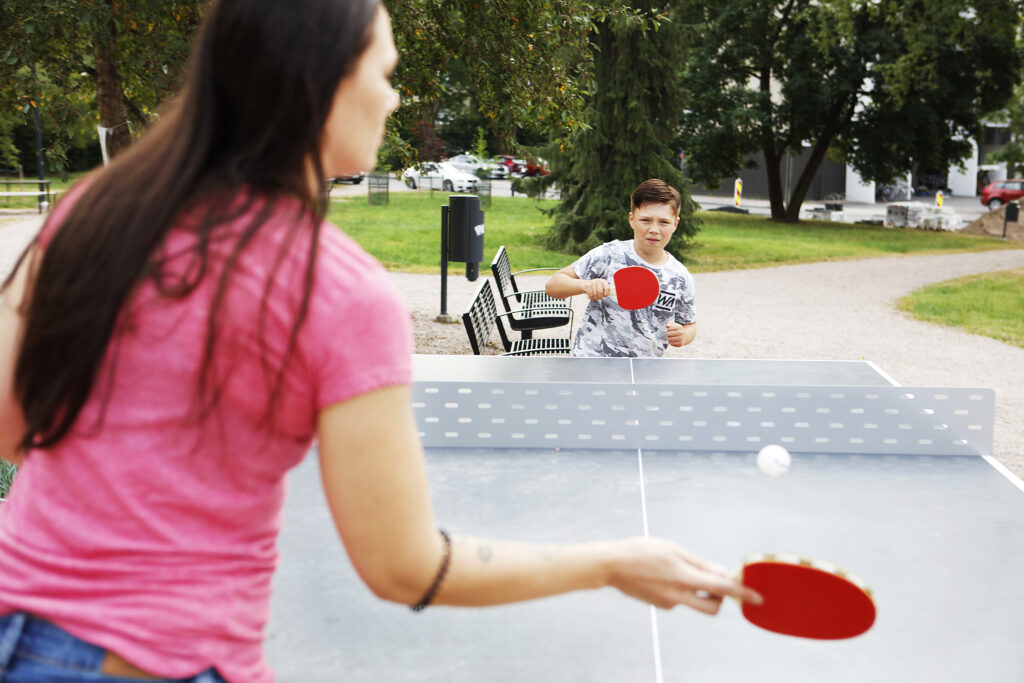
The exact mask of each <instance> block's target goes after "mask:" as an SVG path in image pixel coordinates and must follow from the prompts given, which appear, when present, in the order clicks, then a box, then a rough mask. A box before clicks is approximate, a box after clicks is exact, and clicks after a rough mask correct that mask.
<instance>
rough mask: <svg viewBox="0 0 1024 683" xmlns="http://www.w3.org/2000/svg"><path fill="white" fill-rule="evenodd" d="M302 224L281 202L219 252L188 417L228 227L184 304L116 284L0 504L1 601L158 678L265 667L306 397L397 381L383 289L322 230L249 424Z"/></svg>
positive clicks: (301, 253) (402, 338) (273, 346)
mask: <svg viewBox="0 0 1024 683" xmlns="http://www.w3.org/2000/svg"><path fill="white" fill-rule="evenodd" d="M68 204H70V202H69V201H65V202H64V204H63V206H61V207H60V208H61V209H64V210H65V211H66V207H67V205H68ZM257 211H258V207H254V208H253V209H252V210H250V211H249V212H248V213H246V214H245V215H243V216H242V217H241V218H240V219H239V220H238V221H236V222H235V224H234V225H232V226H231V227H230V230H232V231H234V233H235V234H237V231H239V230H241V229H242V227H244V225H245V224H246V223H248V222H249V221H250V219H251V218H252V217H253V216H254V215H255V214H256V213H257ZM60 218H61V216H60V214H59V213H58V214H55V215H54V220H53V221H51V223H50V224H51V225H53V224H57V223H58V221H59V220H60ZM195 220H196V215H195V212H193V214H192V215H190V216H185V217H183V218H182V220H181V221H180V225H179V226H178V228H177V229H176V230H175V231H173V232H172V234H171V236H170V238H169V240H168V244H167V247H166V253H173V252H175V251H176V250H185V249H186V248H187V247H188V246H189V245H190V244H192V243H193V241H194V237H193V236H192V235H191V234H190V233H189V231H188V230H187V229H183V228H188V227H189V226H190V225H193V224H194V222H195ZM298 220H302V221H304V223H303V224H302V226H301V230H300V231H299V234H298V237H296V239H295V241H294V243H293V244H292V246H291V247H289V249H288V250H287V255H286V257H285V258H284V260H283V261H282V262H281V263H280V266H279V267H278V269H277V271H276V272H275V273H274V274H273V276H271V271H272V269H273V267H274V264H275V263H276V255H277V252H278V249H279V247H280V246H281V245H282V244H283V243H284V242H285V240H286V236H287V235H288V234H289V233H290V231H291V230H292V228H293V227H294V226H295V225H296V221H298ZM310 220H311V219H310V218H309V217H308V215H305V214H302V212H301V209H300V207H299V205H298V203H297V202H294V201H290V200H287V201H286V200H280V201H279V202H278V205H277V207H276V208H275V209H274V211H273V213H272V214H271V217H270V218H269V220H268V221H267V223H266V224H265V225H264V226H263V227H262V229H261V230H260V232H259V235H258V236H257V237H256V238H255V239H254V240H253V241H252V243H251V244H250V245H249V246H248V247H247V248H246V249H245V250H244V251H243V253H242V256H241V258H240V259H239V261H238V263H237V264H236V266H235V270H234V274H233V275H232V276H231V280H230V285H229V287H228V292H227V295H226V299H225V300H224V302H223V305H222V307H221V313H220V315H218V318H217V320H218V322H219V325H220V330H219V338H220V341H221V347H220V349H219V353H218V355H217V358H216V362H215V368H216V371H215V372H216V376H217V377H219V378H220V379H221V380H222V381H221V382H220V385H221V388H220V400H219V403H218V406H217V408H216V409H215V411H214V412H213V413H212V414H210V416H209V417H208V418H207V419H206V420H205V421H203V422H201V423H200V422H199V421H198V420H196V419H195V418H196V411H197V387H198V381H199V370H200V366H201V359H202V356H203V349H204V340H205V338H206V334H207V315H208V312H209V310H210V305H211V301H212V298H213V292H214V291H215V288H216V284H217V277H218V276H219V274H220V272H221V271H222V265H223V260H224V257H225V256H226V254H227V253H228V250H229V249H230V247H231V244H232V240H223V241H214V244H213V246H212V248H211V249H212V255H213V258H212V259H211V264H210V271H209V272H208V274H207V277H206V278H205V279H204V280H203V283H202V284H201V285H200V287H199V288H198V289H197V290H195V291H194V292H193V293H192V294H191V295H190V296H189V297H188V298H186V299H184V300H170V299H166V298H162V297H160V296H159V295H157V293H156V291H155V289H154V287H153V285H152V284H151V283H148V282H147V283H146V284H144V285H142V286H141V287H140V288H139V289H138V291H137V292H136V293H135V294H134V296H133V298H132V300H131V303H130V305H129V307H128V309H127V310H126V312H125V315H123V316H122V319H121V320H120V322H119V332H118V333H117V334H116V336H115V340H114V343H112V344H111V347H110V349H108V355H107V358H106V360H105V361H104V365H103V367H102V368H101V370H100V374H99V378H98V380H97V384H96V387H95V389H94V391H93V395H92V397H91V398H90V400H89V401H88V402H87V403H86V405H85V407H84V409H83V410H82V412H81V414H80V415H79V417H78V420H77V422H76V424H75V427H74V429H73V431H72V433H71V434H70V435H69V436H68V437H66V438H65V439H63V440H62V441H61V442H60V443H59V444H58V445H57V446H56V447H54V448H52V449H48V450H35V451H33V452H31V453H30V454H29V455H28V458H27V460H26V462H25V465H24V466H23V467H22V468H21V470H20V472H19V474H18V476H17V478H16V480H15V484H14V487H13V489H12V491H11V494H10V498H9V500H8V501H7V502H6V503H5V504H4V505H3V507H2V508H0V614H3V613H8V612H11V611H15V610H21V611H25V612H29V613H32V614H35V615H37V616H39V617H41V618H44V619H47V620H49V621H52V622H54V623H55V624H57V625H59V626H61V627H62V628H64V629H66V630H68V631H70V632H71V633H73V634H75V635H77V636H78V637H80V638H82V639H84V640H87V641H89V642H92V643H94V644H96V645H99V646H100V647H103V648H106V649H108V650H111V651H114V652H117V653H118V654H120V655H121V656H123V657H125V658H126V659H127V660H128V661H130V662H132V663H134V664H135V665H137V666H139V667H141V668H142V669H144V670H147V671H151V672H153V673H155V674H158V675H161V676H166V677H172V678H178V677H186V676H190V675H194V674H196V673H198V672H199V671H202V670H205V669H207V668H209V667H211V666H213V667H216V668H217V669H218V670H219V671H220V673H221V674H222V675H223V676H224V677H225V678H226V679H227V680H229V681H232V682H233V683H234V682H243V681H244V682H245V683H251V682H262V681H272V680H273V674H272V672H271V670H270V668H269V667H268V665H267V663H266V661H265V659H264V657H263V653H262V641H263V637H264V628H265V626H266V623H267V619H268V613H269V606H270V591H271V586H270V584H271V575H272V573H273V571H274V569H275V566H276V564H277V547H276V539H277V535H278V531H279V529H280V526H281V508H282V504H283V502H284V495H285V481H284V477H285V474H286V472H287V471H288V470H289V469H290V468H292V467H294V466H295V465H296V464H298V463H299V462H300V461H301V460H302V458H303V456H304V455H305V454H306V453H307V451H308V450H309V447H310V444H311V442H312V439H313V437H314V434H315V424H316V415H317V412H318V411H319V410H320V409H321V408H324V407H326V406H329V405H331V404H333V403H336V402H339V401H343V400H345V399H348V398H351V397H354V396H356V395H359V394H362V393H365V392H369V391H373V390H375V389H379V388H383V387H386V386H393V385H399V384H408V383H410V382H411V374H412V373H411V357H410V353H411V326H410V321H409V316H408V314H407V312H406V310H405V307H404V305H403V302H402V299H401V295H400V294H399V292H398V291H397V290H396V288H395V287H394V286H393V284H392V283H391V282H390V280H389V279H388V277H387V274H386V273H385V271H384V270H383V268H381V266H380V264H378V263H377V262H376V261H375V260H374V259H373V258H372V257H371V256H369V255H367V254H366V253H365V252H364V251H363V250H362V249H361V248H360V247H359V246H358V245H357V244H356V243H355V242H353V241H352V240H351V239H349V238H348V237H347V236H345V235H344V234H342V233H341V232H340V231H339V230H338V229H336V228H335V227H333V226H331V225H326V224H325V225H324V226H323V229H322V230H321V233H320V240H319V250H318V255H317V267H316V271H315V276H314V281H313V288H312V293H311V295H310V299H309V309H308V313H307V316H306V320H305V323H304V324H303V326H302V328H301V331H300V333H299V335H298V339H297V343H296V346H295V349H294V352H293V354H292V358H291V362H290V363H289V364H288V366H287V371H286V372H285V375H284V379H283V383H282V384H281V388H280V389H279V391H278V392H277V393H278V395H277V398H278V402H277V404H276V405H275V408H274V417H275V422H274V425H273V426H274V429H273V431H270V432H268V431H267V430H266V429H265V428H264V427H263V426H262V425H263V418H264V415H265V412H266V409H267V401H268V397H269V394H270V387H271V385H272V384H273V381H274V377H275V373H274V370H275V369H276V368H277V367H279V361H280V359H281V358H282V357H283V356H284V354H285V350H286V349H287V346H288V340H289V334H290V332H291V330H292V328H293V321H294V320H295V317H296V311H297V307H298V305H299V301H300V295H301V292H302V281H303V267H304V264H305V261H306V255H307V253H308V247H309V242H310V234H311V233H310V229H309V228H310ZM172 264H173V265H172V268H176V269H184V268H187V267H189V264H188V263H187V262H186V259H177V260H175V261H172ZM268 278H269V281H270V283H271V286H270V288H269V290H267V289H266V288H267V283H268ZM265 290H266V294H267V297H268V299H267V309H266V313H265V316H262V317H261V315H260V307H261V305H262V303H261V302H262V300H263V298H264V293H265ZM261 320H262V323H261ZM115 360H116V364H115ZM111 369H113V370H114V373H113V375H110V374H109V371H110V370H111ZM111 377H112V379H111ZM104 392H106V393H107V395H108V400H107V403H106V407H105V411H104V412H102V415H101V410H102V409H103V402H102V400H101V396H102V395H103V393H104ZM97 424H100V425H101V426H100V427H99V428H97Z"/></svg>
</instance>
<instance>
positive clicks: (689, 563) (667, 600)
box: [608, 538, 762, 614]
mask: <svg viewBox="0 0 1024 683" xmlns="http://www.w3.org/2000/svg"><path fill="white" fill-rule="evenodd" d="M611 543H612V545H613V546H614V550H613V555H614V558H613V559H612V560H611V563H610V566H609V570H610V573H609V578H608V583H609V585H611V586H614V587H615V588H618V589H619V590H620V591H622V592H623V593H625V594H626V595H628V596H630V597H633V598H636V599H637V600H642V601H643V602H647V603H650V604H652V605H654V606H655V607H660V608H662V609H671V608H673V607H675V606H677V605H686V606H687V607H692V608H693V609H695V610H698V611H700V612H704V613H705V614H716V613H717V612H718V609H719V608H720V607H721V605H722V599H723V598H725V597H726V596H729V597H732V598H735V599H736V600H738V601H740V602H752V603H754V604H761V601H762V599H761V596H760V595H759V594H758V593H757V592H755V591H753V590H751V589H749V588H747V587H746V586H744V585H742V584H740V583H739V582H737V581H736V580H734V579H732V578H730V577H729V575H728V573H727V572H726V571H725V569H723V568H722V567H719V566H718V565H715V564H713V563H711V562H707V561H705V560H702V559H701V558H699V557H697V556H696V555H694V554H692V553H690V552H689V551H687V550H685V549H684V548H683V547H681V546H680V545H679V544H677V543H674V542H672V541H668V540H665V539H661V538H631V539H625V540H622V541H612V542H611Z"/></svg>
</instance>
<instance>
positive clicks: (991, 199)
mask: <svg viewBox="0 0 1024 683" xmlns="http://www.w3.org/2000/svg"><path fill="white" fill-rule="evenodd" d="M1021 197H1024V179H1021V178H1007V179H1006V180H997V181H995V182H994V183H989V184H988V185H986V186H985V189H984V190H982V191H981V203H982V204H984V205H985V206H987V207H988V208H989V209H990V210H992V211H995V210H996V209H998V208H999V207H1000V206H1002V205H1003V204H1005V203H1007V202H1012V201H1014V200H1015V199H1020V198H1021Z"/></svg>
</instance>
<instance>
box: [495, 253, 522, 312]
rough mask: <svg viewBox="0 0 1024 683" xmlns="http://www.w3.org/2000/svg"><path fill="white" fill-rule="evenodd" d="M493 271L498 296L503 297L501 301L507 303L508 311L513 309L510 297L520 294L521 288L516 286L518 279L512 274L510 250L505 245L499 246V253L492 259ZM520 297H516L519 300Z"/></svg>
mask: <svg viewBox="0 0 1024 683" xmlns="http://www.w3.org/2000/svg"><path fill="white" fill-rule="evenodd" d="M491 273H493V274H494V282H495V283H496V284H497V285H498V296H499V297H500V298H501V303H502V304H504V305H505V310H506V311H511V310H512V309H511V307H510V306H509V302H508V300H509V297H510V296H511V295H512V294H518V293H519V288H518V287H516V279H515V277H513V276H512V265H511V264H510V263H509V262H508V252H507V251H505V247H504V245H502V246H500V247H498V253H497V254H495V255H494V260H493V261H491ZM518 298H519V297H516V299H517V300H518Z"/></svg>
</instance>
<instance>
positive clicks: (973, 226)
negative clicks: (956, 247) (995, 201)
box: [960, 204, 1024, 242]
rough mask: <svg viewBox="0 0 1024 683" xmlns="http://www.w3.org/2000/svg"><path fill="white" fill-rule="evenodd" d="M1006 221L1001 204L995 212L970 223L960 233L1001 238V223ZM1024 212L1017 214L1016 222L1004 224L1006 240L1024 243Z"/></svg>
mask: <svg viewBox="0 0 1024 683" xmlns="http://www.w3.org/2000/svg"><path fill="white" fill-rule="evenodd" d="M1005 220H1006V204H1003V205H1002V206H1000V207H999V208H998V209H996V210H995V211H990V212H988V213H987V214H984V215H983V216H981V217H980V218H978V219H976V220H974V221H973V222H971V223H970V224H969V225H967V227H965V228H964V229H963V230H961V231H960V232H964V233H967V234H968V235H992V236H993V237H1002V235H1003V221H1005ZM1022 221H1024V212H1018V215H1017V220H1016V221H1014V222H1012V223H1006V240H1007V241H1011V240H1012V241H1014V242H1024V222H1022Z"/></svg>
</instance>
